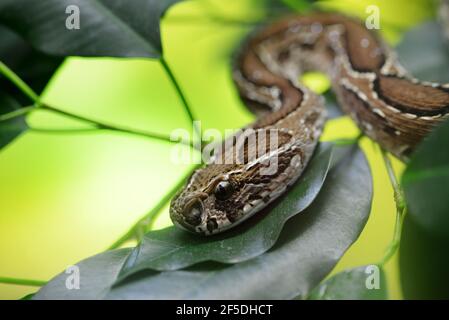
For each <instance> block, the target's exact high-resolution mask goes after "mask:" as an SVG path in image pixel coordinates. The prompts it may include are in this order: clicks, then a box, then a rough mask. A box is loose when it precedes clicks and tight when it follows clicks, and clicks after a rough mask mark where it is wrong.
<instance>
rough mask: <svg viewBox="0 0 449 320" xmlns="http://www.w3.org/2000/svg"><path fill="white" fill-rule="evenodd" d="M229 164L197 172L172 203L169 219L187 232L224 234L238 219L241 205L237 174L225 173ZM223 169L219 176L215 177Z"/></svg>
mask: <svg viewBox="0 0 449 320" xmlns="http://www.w3.org/2000/svg"><path fill="white" fill-rule="evenodd" d="M225 167H226V165H223V166H217V165H209V166H207V167H205V168H202V169H198V170H196V171H195V172H194V173H193V175H192V176H191V177H190V179H189V180H188V182H187V184H186V186H185V187H184V188H183V189H182V190H181V192H179V193H178V194H177V195H176V196H175V197H174V198H173V200H172V202H171V205H170V217H171V219H172V221H173V223H174V224H175V225H177V226H179V227H181V228H183V229H185V230H187V231H190V232H194V233H200V234H204V235H210V234H214V233H218V232H221V231H224V230H226V229H228V228H229V227H231V226H232V225H234V223H235V222H236V220H237V216H238V214H237V211H236V208H238V207H240V206H241V205H239V204H238V202H239V201H240V200H239V198H240V195H241V192H240V191H241V190H240V183H239V180H238V173H237V172H235V170H233V173H231V174H227V173H224V174H223V169H224V168H225ZM217 170H220V172H221V173H220V174H216V172H217Z"/></svg>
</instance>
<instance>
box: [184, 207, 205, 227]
mask: <svg viewBox="0 0 449 320" xmlns="http://www.w3.org/2000/svg"><path fill="white" fill-rule="evenodd" d="M184 217H185V221H186V222H187V223H188V224H189V225H191V226H197V225H199V224H201V222H202V220H203V219H202V217H203V207H202V205H201V203H200V202H199V201H196V202H195V203H194V204H193V206H191V207H190V208H189V209H188V210H187V212H185V214H184Z"/></svg>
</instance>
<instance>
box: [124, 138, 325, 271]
mask: <svg viewBox="0 0 449 320" xmlns="http://www.w3.org/2000/svg"><path fill="white" fill-rule="evenodd" d="M331 155H332V146H331V145H330V144H327V145H322V146H320V147H319V150H317V152H316V153H315V156H314V157H313V159H312V160H311V162H310V164H309V165H308V167H307V169H306V171H305V172H304V174H303V175H302V177H301V178H300V179H299V181H298V182H297V183H296V184H295V186H294V187H293V188H292V189H291V190H290V192H289V193H288V194H287V196H285V197H283V198H282V199H281V200H280V201H278V202H276V204H275V205H274V206H271V207H270V209H269V210H267V211H266V212H264V213H261V214H260V215H259V217H255V218H253V219H250V220H249V221H248V222H247V223H244V224H243V225H241V226H239V227H236V228H235V229H232V230H230V231H229V232H226V233H223V234H222V235H218V236H214V237H200V236H198V235H193V234H190V233H188V232H185V231H183V230H180V229H179V228H176V227H169V228H166V229H163V230H160V231H153V232H149V233H148V234H147V235H146V236H145V238H144V240H143V241H142V244H141V245H140V246H138V247H137V248H136V249H135V250H134V251H133V253H132V254H131V255H130V258H129V259H128V261H127V263H126V264H125V266H124V268H123V270H122V273H121V277H120V278H124V277H125V276H128V275H130V274H133V273H135V272H137V271H140V270H143V269H154V270H161V271H162V270H175V269H180V268H185V267H187V266H190V265H193V264H196V263H198V262H202V261H209V260H212V261H217V262H225V263H236V262H241V261H245V260H248V259H251V258H254V257H256V256H258V255H260V254H262V253H264V252H265V251H267V250H268V249H270V248H271V247H272V246H273V244H274V243H275V242H276V240H277V239H278V237H279V234H280V232H281V230H282V227H283V226H284V224H285V222H286V221H287V220H288V219H290V218H291V217H292V216H294V215H296V214H298V213H299V212H301V211H303V210H304V209H305V208H306V207H308V206H309V205H310V204H311V203H312V201H313V200H314V199H315V197H316V196H317V194H318V192H319V191H320V189H321V187H322V185H323V183H324V179H325V178H326V174H327V171H328V169H329V164H330V161H331Z"/></svg>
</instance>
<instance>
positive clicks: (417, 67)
mask: <svg viewBox="0 0 449 320" xmlns="http://www.w3.org/2000/svg"><path fill="white" fill-rule="evenodd" d="M444 40H445V38H444V36H443V34H442V31H441V26H440V25H438V24H437V23H436V22H427V23H424V24H421V25H419V26H417V27H416V28H414V29H412V30H411V31H409V32H407V33H406V34H405V36H404V38H403V39H402V41H401V43H400V44H399V45H398V46H397V48H396V51H397V52H398V56H399V58H400V61H401V63H402V64H403V65H404V67H406V68H407V70H409V71H410V72H411V73H412V74H413V75H414V76H415V77H417V78H418V79H421V80H427V81H436V82H448V81H449V72H448V71H449V51H448V50H447V47H446V46H445V45H444Z"/></svg>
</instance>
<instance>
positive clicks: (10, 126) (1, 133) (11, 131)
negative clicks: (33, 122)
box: [0, 93, 28, 150]
mask: <svg viewBox="0 0 449 320" xmlns="http://www.w3.org/2000/svg"><path fill="white" fill-rule="evenodd" d="M19 108H20V104H19V103H18V102H17V101H16V100H14V99H13V98H11V97H10V96H8V95H6V94H2V93H0V116H1V115H2V114H5V113H8V112H11V111H14V110H17V109H19ZM27 129H28V126H27V124H26V122H25V117H24V116H23V115H22V116H18V117H15V118H11V119H8V120H4V121H0V150H1V149H2V148H3V147H4V146H6V145H7V144H9V143H10V142H11V141H13V140H14V139H15V138H17V137H18V136H19V135H21V134H22V133H23V132H24V131H26V130H27Z"/></svg>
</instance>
